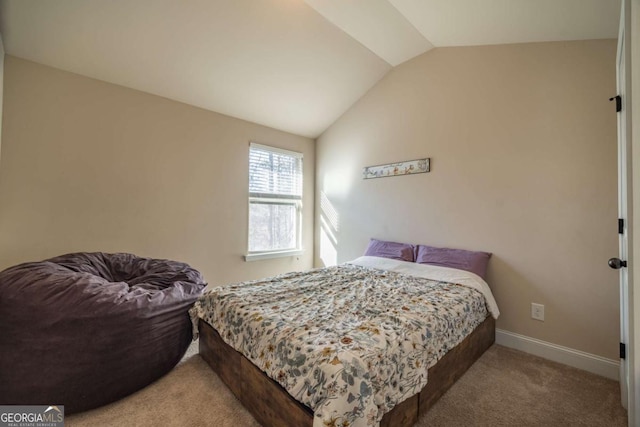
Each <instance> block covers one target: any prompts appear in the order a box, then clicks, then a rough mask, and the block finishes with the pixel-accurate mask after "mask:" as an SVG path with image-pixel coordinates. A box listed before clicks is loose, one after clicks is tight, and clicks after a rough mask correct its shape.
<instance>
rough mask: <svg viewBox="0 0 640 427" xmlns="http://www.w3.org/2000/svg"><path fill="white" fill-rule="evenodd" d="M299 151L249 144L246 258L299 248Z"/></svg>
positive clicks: (288, 253)
mask: <svg viewBox="0 0 640 427" xmlns="http://www.w3.org/2000/svg"><path fill="white" fill-rule="evenodd" d="M301 222H302V154H301V153H296V152H293V151H287V150H281V149H279V148H273V147H267V146H264V145H260V144H255V143H251V145H250V147H249V251H248V252H249V253H248V255H247V257H246V259H247V260H250V259H259V258H266V257H272V256H278V255H290V254H293V253H294V252H298V251H300V250H301V236H300V234H301Z"/></svg>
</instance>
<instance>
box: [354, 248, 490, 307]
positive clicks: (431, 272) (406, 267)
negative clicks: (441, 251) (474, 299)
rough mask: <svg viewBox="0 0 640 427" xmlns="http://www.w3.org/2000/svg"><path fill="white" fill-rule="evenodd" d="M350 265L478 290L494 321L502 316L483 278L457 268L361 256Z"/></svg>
mask: <svg viewBox="0 0 640 427" xmlns="http://www.w3.org/2000/svg"><path fill="white" fill-rule="evenodd" d="M348 264H354V265H360V266H362V267H371V268H377V269H380V270H387V271H394V272H396V273H402V274H408V275H411V276H415V277H422V278H426V279H431V280H438V281H441V282H447V283H455V284H458V285H463V286H467V287H469V288H473V289H476V290H478V291H479V292H481V293H482V295H484V298H485V300H486V301H487V309H488V310H489V313H491V316H493V318H494V319H497V318H498V316H500V310H499V309H498V304H497V303H496V299H495V298H494V296H493V293H492V292H491V288H489V285H488V284H487V282H485V281H484V280H483V279H482V277H480V276H478V275H477V274H475V273H471V272H469V271H465V270H458V269H457V268H448V267H439V266H436V265H428V264H418V263H415V262H407V261H399V260H395V259H390V258H380V257H375V256H361V257H360V258H356V259H354V260H353V261H349V262H348Z"/></svg>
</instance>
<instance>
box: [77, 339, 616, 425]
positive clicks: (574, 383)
mask: <svg viewBox="0 0 640 427" xmlns="http://www.w3.org/2000/svg"><path fill="white" fill-rule="evenodd" d="M65 421H66V425H67V426H69V427H75V426H91V427H95V426H118V427H121V426H145V427H146V426H149V427H151V426H153V427H156V426H190V427H191V426H215V427H217V426H221V427H226V426H229V427H231V426H234V427H237V426H258V423H257V422H256V421H255V420H254V419H253V418H252V417H251V415H249V413H248V412H247V411H246V410H245V409H244V408H243V407H242V405H241V404H240V403H239V402H238V401H237V400H236V399H235V397H234V396H233V394H231V392H230V391H229V390H228V389H227V388H226V386H225V385H224V384H223V383H222V382H221V381H220V379H219V378H218V376H217V375H216V374H215V373H214V372H213V371H212V370H211V369H209V367H208V365H207V364H206V363H205V362H204V361H203V360H202V359H201V358H200V356H198V355H197V347H196V346H195V345H193V346H191V347H190V349H189V351H188V352H187V354H186V355H185V358H184V359H183V360H182V362H181V363H180V364H179V365H178V366H177V367H176V368H175V369H174V370H172V371H171V372H170V373H168V374H167V375H165V376H164V377H163V378H161V379H159V380H158V381H156V382H155V383H153V384H151V385H150V386H148V387H146V388H145V389H143V390H141V391H139V392H137V393H135V394H133V395H131V396H129V397H126V398H124V399H122V400H120V401H118V402H115V403H112V404H110V405H107V406H104V407H101V408H98V409H94V410H92V411H87V412H84V413H81V414H75V415H71V416H68V417H66V420H65ZM626 425H627V415H626V411H625V410H624V409H623V408H622V406H621V405H620V389H619V384H618V383H617V382H615V381H611V380H608V379H606V378H602V377H599V376H597V375H593V374H590V373H588V372H585V371H580V370H578V369H574V368H570V367H567V366H564V365H560V364H558V363H553V362H549V361H547V360H544V359H540V358H537V357H535V356H531V355H529V354H526V353H522V352H519V351H516V350H512V349H508V348H506V347H501V346H498V345H494V346H493V347H491V348H490V349H489V350H487V352H486V353H485V354H484V355H483V356H482V357H481V358H480V359H479V360H478V361H477V362H476V363H475V364H474V365H473V366H472V367H471V368H470V369H469V371H467V373H466V374H465V375H464V376H463V377H462V378H461V379H460V380H459V381H458V382H457V383H456V384H455V385H454V386H453V387H452V388H451V389H450V390H449V391H448V392H447V393H446V394H445V395H444V396H443V397H442V398H441V399H440V401H438V403H436V405H435V406H434V407H433V408H432V410H431V411H430V412H429V413H427V415H426V416H425V417H423V418H421V419H420V421H419V422H418V423H417V424H416V426H419V427H426V426H430V427H431V426H602V427H614V426H621V427H622V426H626Z"/></svg>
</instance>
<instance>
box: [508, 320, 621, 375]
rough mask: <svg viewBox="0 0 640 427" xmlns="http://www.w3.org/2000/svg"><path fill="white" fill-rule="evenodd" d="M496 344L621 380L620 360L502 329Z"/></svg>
mask: <svg viewBox="0 0 640 427" xmlns="http://www.w3.org/2000/svg"><path fill="white" fill-rule="evenodd" d="M496 344H500V345H503V346H505V347H510V348H513V349H516V350H520V351H524V352H525V353H530V354H533V355H534V356H538V357H542V358H544V359H548V360H552V361H554V362H558V363H562V364H564V365H569V366H573V367H574V368H578V369H583V370H585V371H588V372H592V373H594V374H597V375H600V376H603V377H607V378H611V379H612V380H616V381H619V380H620V361H618V360H613V359H607V358H606V357H600V356H596V355H595V354H590V353H585V352H584V351H580V350H574V349H572V348H569V347H563V346H561V345H557V344H552V343H550V342H546V341H542V340H538V339H535V338H531V337H527V336H525V335H520V334H516V333H513V332H509V331H505V330H502V329H496Z"/></svg>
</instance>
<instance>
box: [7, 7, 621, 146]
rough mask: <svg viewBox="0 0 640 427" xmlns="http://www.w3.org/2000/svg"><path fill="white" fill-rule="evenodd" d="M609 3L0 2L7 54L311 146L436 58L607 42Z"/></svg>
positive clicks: (612, 34)
mask: <svg viewBox="0 0 640 427" xmlns="http://www.w3.org/2000/svg"><path fill="white" fill-rule="evenodd" d="M619 11H620V0H48V1H45V0H3V1H1V2H0V32H1V33H2V38H3V41H4V45H5V50H6V52H7V53H8V54H10V55H14V56H17V57H21V58H24V59H28V60H32V61H35V62H39V63H42V64H45V65H50V66H52V67H56V68H59V69H62V70H67V71H71V72H74V73H78V74H82V75H85V76H88V77H92V78H96V79H100V80H104V81H107V82H111V83H115V84H118V85H122V86H126V87H130V88H133V89H137V90H141V91H145V92H149V93H152V94H155V95H159V96H163V97H166V98H170V99H173V100H176V101H181V102H184V103H187V104H191V105H195V106H198V107H201V108H205V109H208V110H212V111H216V112H219V113H223V114H227V115H229V116H233V117H238V118H241V119H245V120H249V121H252V122H255V123H260V124H264V125H267V126H270V127H274V128H277V129H281V130H284V131H288V132H292V133H295V134H299V135H304V136H309V137H317V136H318V135H319V134H320V133H322V132H323V131H324V130H325V129H326V128H327V127H328V126H330V125H331V124H332V123H333V122H334V121H335V120H336V119H337V118H338V117H340V115H342V114H343V113H344V112H345V111H346V110H347V109H348V108H349V107H350V106H351V105H352V104H353V103H354V102H355V101H356V100H358V99H359V98H360V97H361V96H362V95H363V94H364V93H365V92H366V91H367V90H368V89H369V88H371V87H372V86H373V85H375V83H376V82H377V81H378V80H379V79H380V78H382V77H383V76H384V75H385V74H386V73H387V72H388V71H389V70H390V69H392V68H393V67H394V66H397V65H399V64H401V63H403V62H405V61H407V60H409V59H411V58H413V57H415V56H417V55H420V54H423V53H424V52H427V51H428V50H430V49H433V48H434V47H443V46H465V45H483V44H502V43H524V42H536V41H554V40H582V39H600V38H616V37H617V32H618V17H619Z"/></svg>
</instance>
